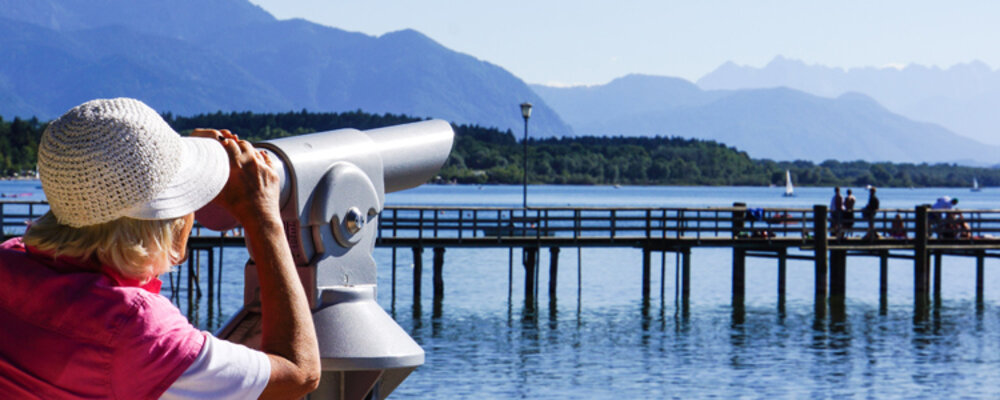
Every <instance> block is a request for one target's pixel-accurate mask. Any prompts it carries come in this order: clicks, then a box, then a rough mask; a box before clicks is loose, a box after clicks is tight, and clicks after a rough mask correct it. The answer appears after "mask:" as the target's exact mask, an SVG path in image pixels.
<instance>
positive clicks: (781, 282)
mask: <svg viewBox="0 0 1000 400" xmlns="http://www.w3.org/2000/svg"><path fill="white" fill-rule="evenodd" d="M787 265H788V249H787V248H784V247H782V248H781V249H780V250H778V307H779V308H781V309H784V308H785V281H786V278H787V276H788V275H787V271H786V269H787Z"/></svg>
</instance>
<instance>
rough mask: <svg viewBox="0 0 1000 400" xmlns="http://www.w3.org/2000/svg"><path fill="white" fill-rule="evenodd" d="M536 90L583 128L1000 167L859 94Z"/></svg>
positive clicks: (766, 149)
mask: <svg viewBox="0 0 1000 400" xmlns="http://www.w3.org/2000/svg"><path fill="white" fill-rule="evenodd" d="M532 88H533V89H534V90H535V92H536V93H538V94H539V95H540V96H541V97H542V98H543V99H545V101H546V102H547V103H548V104H550V105H551V106H552V107H553V108H554V109H555V110H556V111H557V112H559V113H560V115H561V116H562V117H563V118H564V119H565V120H566V121H567V122H568V123H569V124H570V125H571V126H572V127H573V129H574V130H575V131H576V132H577V134H582V135H589V134H595V135H625V136H636V135H641V136H652V135H661V136H680V137H691V138H700V139H708V140H716V141H720V142H722V143H725V144H727V145H730V146H735V147H736V148H738V149H740V150H744V151H746V152H747V153H749V154H750V155H751V156H753V157H755V158H770V159H774V160H789V159H804V160H811V161H823V160H827V159H837V160H866V161H895V162H913V163H920V162H956V163H961V164H985V163H989V164H995V163H996V160H997V156H996V154H998V150H1000V148H998V147H996V146H989V145H984V144H982V143H980V142H977V141H975V140H972V139H969V138H966V137H963V136H959V135H956V134H954V133H953V132H951V131H949V130H947V129H945V128H943V127H941V126H939V125H935V124H930V123H921V122H915V121H912V120H910V119H908V118H906V117H903V116H900V115H898V114H895V113H892V112H890V111H889V110H887V109H885V108H884V107H882V106H881V105H880V104H879V103H878V102H876V101H875V100H873V99H872V98H871V97H868V96H866V95H864V94H860V93H855V92H850V93H845V94H843V95H841V96H839V97H836V98H827V97H820V96H815V95H812V94H808V93H805V92H802V91H799V90H794V89H789V88H784V87H779V88H769V89H743V90H703V89H701V88H700V87H698V86H697V85H695V84H694V83H691V82H689V81H686V80H683V79H679V78H670V77H659V76H646V75H629V76H626V77H623V78H619V79H616V80H614V81H611V82H610V83H608V84H605V85H595V86H581V87H569V88H562V87H548V86H541V85H535V86H533V87H532Z"/></svg>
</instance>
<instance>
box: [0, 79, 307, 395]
mask: <svg viewBox="0 0 1000 400" xmlns="http://www.w3.org/2000/svg"><path fill="white" fill-rule="evenodd" d="M192 136H199V137H189V138H182V137H180V136H179V135H178V134H177V133H176V132H174V131H173V130H172V129H171V128H170V127H169V126H168V125H167V124H166V122H164V121H163V119H162V118H160V116H159V115H158V114H157V113H156V112H155V111H153V110H152V109H151V108H149V107H148V106H146V105H145V104H143V103H142V102H140V101H138V100H134V99H121V98H120V99H100V100H93V101H90V102H87V103H84V104H81V105H80V106H77V107H75V108H73V109H72V110H70V111H68V112H67V113H66V114H64V115H63V116H62V117H60V118H58V119H57V120H55V121H53V122H52V123H51V124H49V126H48V127H47V128H46V131H45V132H44V134H43V136H42V139H41V142H40V144H39V150H38V172H39V175H40V178H41V181H42V187H43V190H44V191H45V194H46V197H47V198H48V200H49V204H50V211H49V212H48V213H47V214H46V215H44V216H43V217H42V218H40V219H39V220H38V221H35V222H34V223H33V224H32V225H31V226H30V227H29V228H28V230H27V232H26V233H25V235H24V238H23V239H12V240H10V241H8V242H5V243H4V244H3V245H2V246H0V247H2V250H0V326H2V327H3V329H0V398H19V399H20V398H39V399H75V398H120V399H155V398H165V399H209V398H211V399H220V398H233V399H237V398H239V399H243V398H255V397H259V398H299V397H302V396H303V395H304V394H306V393H308V392H310V391H312V390H313V389H315V387H316V385H317V384H318V382H319V373H320V371H319V370H320V367H319V354H318V348H317V344H316V336H315V330H314V327H313V324H312V319H311V316H310V314H309V308H308V303H307V301H306V298H305V294H304V291H303V289H302V287H301V284H300V283H299V280H298V277H297V275H296V273H295V268H294V264H293V262H292V258H291V253H290V251H289V249H288V248H287V245H285V239H284V231H283V228H282V223H281V219H280V217H279V214H278V196H279V193H278V190H279V189H280V188H279V187H278V185H279V183H278V182H279V180H278V177H277V174H276V172H275V170H274V168H273V167H272V165H271V160H269V159H268V158H267V156H266V154H264V153H260V152H257V151H255V150H254V149H253V147H252V146H251V145H250V144H249V143H248V142H246V141H241V140H239V139H238V138H237V137H236V136H235V135H233V134H231V133H229V132H228V131H215V130H197V131H196V132H194V133H193V134H192ZM220 143H221V145H220ZM209 202H215V203H216V204H217V205H219V206H221V207H224V208H225V209H227V210H228V211H229V212H230V213H232V214H233V215H234V216H235V217H236V218H237V219H238V220H239V221H240V222H241V224H242V225H243V226H244V228H245V234H246V238H247V246H248V250H249V251H250V253H251V254H253V255H254V261H255V263H256V265H257V273H258V276H259V279H260V282H261V296H260V297H261V308H262V313H263V318H262V331H263V339H262V344H261V351H257V350H252V349H249V348H246V347H244V346H241V345H237V344H233V343H229V342H226V341H224V340H221V339H218V338H215V337H213V336H212V335H211V334H209V333H207V332H201V331H198V330H197V329H196V328H195V327H194V326H192V325H191V324H190V323H189V322H187V320H186V319H185V318H184V316H183V315H181V313H180V311H179V310H178V309H177V308H176V307H174V306H173V305H172V304H170V302H169V301H167V300H166V299H165V298H164V297H163V296H160V295H158V294H157V293H158V291H159V288H160V284H161V282H160V280H159V279H158V276H159V275H160V274H163V273H165V272H167V271H168V269H169V268H170V266H172V265H176V264H178V263H180V262H181V261H183V259H184V257H185V254H186V243H187V239H188V235H189V234H190V231H191V226H192V224H193V221H194V217H193V215H194V214H193V213H194V212H195V211H196V210H198V209H199V208H201V207H202V206H204V205H206V204H207V203H209Z"/></svg>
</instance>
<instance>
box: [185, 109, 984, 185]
mask: <svg viewBox="0 0 1000 400" xmlns="http://www.w3.org/2000/svg"><path fill="white" fill-rule="evenodd" d="M166 117H167V120H168V122H170V123H171V125H173V126H174V127H175V128H176V129H178V130H181V131H185V130H190V129H194V128H196V127H228V128H229V129H231V130H233V131H234V132H237V133H238V134H239V135H240V136H241V137H246V138H251V139H253V140H265V139H271V138H278V137H283V136H287V135H293V134H301V133H308V132H317V131H325V130H331V129H339V128H348V127H350V128H357V129H361V130H366V129H374V128H378V127H382V126H387V125H394V124H400V123H406V122H412V121H418V120H419V119H417V118H412V117H407V116H401V115H392V114H382V115H375V114H367V113H364V112H361V111H355V112H350V113H310V112H307V111H305V110H303V111H301V112H291V113H282V114H254V113H249V112H244V113H228V114H227V113H215V114H204V115H198V116H194V117H174V116H171V115H167V116H166ZM455 132H456V135H457V137H456V139H455V146H454V149H452V153H451V157H450V158H449V159H448V162H447V164H446V165H445V167H444V168H443V169H442V170H441V174H440V176H441V179H442V180H443V181H446V182H451V181H454V182H458V183H520V182H521V171H522V168H523V165H524V164H523V162H524V161H523V160H524V159H523V158H522V157H523V152H524V148H523V147H522V142H520V141H519V140H518V138H520V136H519V135H515V134H514V133H512V132H510V131H506V132H502V131H499V130H497V129H492V128H484V127H480V126H475V125H471V126H470V125H458V126H455ZM528 149H529V150H528V160H529V166H528V169H529V174H528V180H529V182H531V183H551V184H588V185H589V184H623V185H750V186H766V185H769V184H779V185H780V184H784V176H785V170H786V169H787V170H789V171H791V174H792V180H793V181H794V182H795V184H796V185H801V186H832V185H844V186H847V185H850V186H864V185H875V186H895V187H925V186H952V187H961V186H969V185H971V182H972V179H973V178H978V179H979V183H980V184H981V185H983V186H997V185H1000V170H998V169H994V168H972V167H962V166H956V165H953V164H934V165H930V164H894V163H868V162H863V161H852V162H839V161H833V160H829V161H825V162H823V163H820V164H815V163H812V162H809V161H780V162H779V161H772V160H755V159H752V158H750V155H748V154H747V153H745V152H741V151H739V150H737V149H735V148H731V147H727V146H725V145H723V144H720V143H716V142H714V141H707V140H697V139H683V138H677V137H673V138H665V137H593V136H585V137H572V138H561V139H556V138H546V139H529V141H528Z"/></svg>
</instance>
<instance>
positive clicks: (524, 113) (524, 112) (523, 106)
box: [521, 102, 531, 120]
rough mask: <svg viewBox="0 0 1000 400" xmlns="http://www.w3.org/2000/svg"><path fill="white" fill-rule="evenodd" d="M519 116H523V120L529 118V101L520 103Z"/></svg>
mask: <svg viewBox="0 0 1000 400" xmlns="http://www.w3.org/2000/svg"><path fill="white" fill-rule="evenodd" d="M521 116H523V117H524V119H525V120H527V119H528V118H531V103H528V102H524V103H521Z"/></svg>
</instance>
